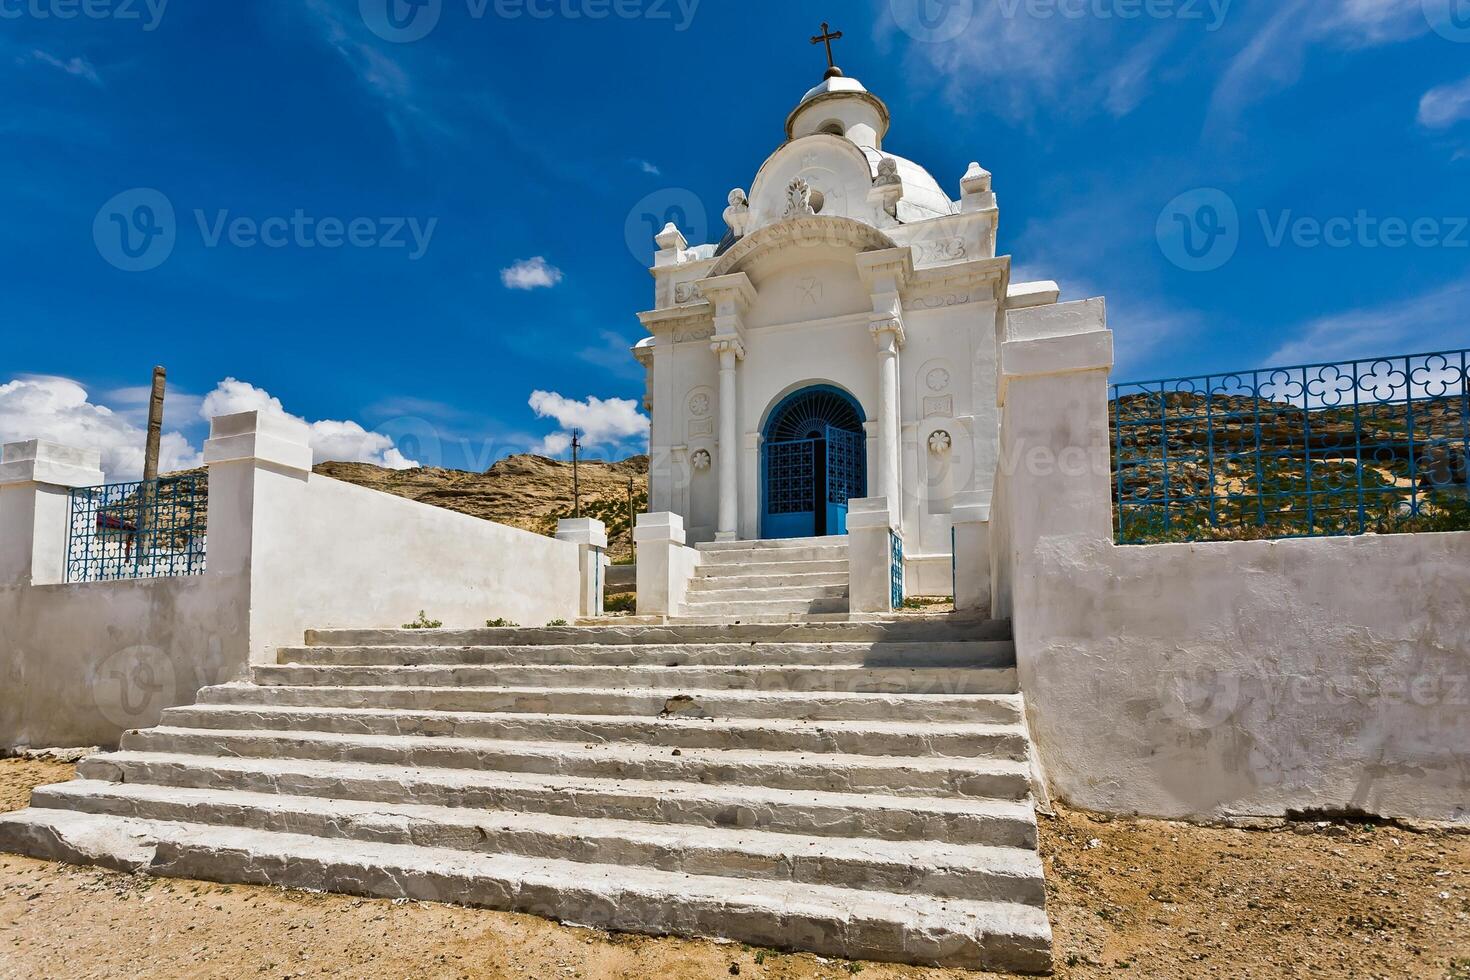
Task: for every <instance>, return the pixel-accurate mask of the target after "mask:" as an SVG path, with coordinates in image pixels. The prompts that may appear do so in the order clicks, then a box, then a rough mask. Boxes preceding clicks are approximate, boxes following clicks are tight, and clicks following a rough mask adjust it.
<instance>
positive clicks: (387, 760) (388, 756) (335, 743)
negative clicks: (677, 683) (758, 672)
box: [122, 726, 1031, 800]
mask: <svg viewBox="0 0 1470 980" xmlns="http://www.w3.org/2000/svg"><path fill="white" fill-rule="evenodd" d="M1010 744H1012V743H1004V742H1003V743H1001V746H1002V747H1006V746H1008V745H1010ZM122 751H125V752H150V753H157V754H163V755H197V756H225V757H238V758H256V759H314V760H320V761H327V762H362V763H368V764H370V765H388V766H410V767H428V768H441V769H470V770H477V771H489V770H493V771H496V772H518V773H540V774H545V775H555V776H582V777H588V778H594V779H628V780H651V781H659V782H695V783H703V784H711V785H713V784H734V785H738V786H746V787H751V786H764V787H767V788H770V789H787V790H815V791H821V792H831V793H839V792H860V793H877V794H882V795H890V796H937V797H950V796H956V797H970V798H975V799H1004V800H1020V799H1025V798H1026V796H1027V794H1028V793H1029V792H1030V789H1031V786H1030V778H1031V770H1030V766H1029V765H1028V764H1027V763H1026V762H1025V761H1024V755H1025V753H1024V751H1022V752H1021V753H1020V754H1021V755H1022V759H1020V760H1015V759H1002V758H942V757H933V758H910V757H893V756H877V755H845V754H839V753H804V752H773V751H763V750H754V751H751V750H731V749H694V748H691V749H674V750H670V749H668V748H666V747H663V746H649V745H638V744H634V743H629V742H608V743H602V744H595V743H588V744H585V745H583V744H576V743H571V742H533V741H517V740H497V739H489V738H460V737H448V736H408V735H403V736H382V735H363V734H337V733H334V732H320V731H300V730H288V731H239V730H233V729H189V728H171V727H166V726H160V727H158V728H150V729H147V730H146V731H133V732H126V733H124V734H123V737H122Z"/></svg>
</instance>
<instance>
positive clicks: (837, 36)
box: [812, 21, 842, 78]
mask: <svg viewBox="0 0 1470 980" xmlns="http://www.w3.org/2000/svg"><path fill="white" fill-rule="evenodd" d="M840 40H842V32H841V31H837V32H836V33H833V31H832V28H831V27H830V26H828V24H827V22H826V21H823V22H822V33H821V34H818V35H817V36H816V37H814V38H812V43H813V44H825V45H827V74H825V75H823V76H822V77H823V78H841V77H842V69H841V68H838V67H837V62H835V61H833V60H832V42H833V41H840Z"/></svg>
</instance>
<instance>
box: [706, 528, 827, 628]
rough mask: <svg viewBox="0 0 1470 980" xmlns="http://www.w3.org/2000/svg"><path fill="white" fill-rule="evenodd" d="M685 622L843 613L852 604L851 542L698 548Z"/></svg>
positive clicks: (732, 543) (727, 544)
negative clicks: (849, 590) (849, 578)
mask: <svg viewBox="0 0 1470 980" xmlns="http://www.w3.org/2000/svg"><path fill="white" fill-rule="evenodd" d="M697 547H698V550H699V552H700V554H701V559H700V560H701V564H700V566H699V568H698V570H697V571H696V572H695V576H694V581H692V582H691V583H690V584H689V596H688V599H687V601H686V603H685V608H684V617H686V618H693V619H714V618H717V617H731V618H735V619H739V620H741V621H743V622H749V621H751V620H752V619H761V620H782V619H785V620H790V621H799V620H803V619H806V618H807V617H810V616H814V615H822V614H834V615H835V614H842V613H846V612H847V611H848V604H847V538H845V537H831V538H790V539H787V540H783V541H717V542H712V543H707V544H701V545H698V546H697Z"/></svg>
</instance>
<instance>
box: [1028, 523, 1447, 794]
mask: <svg viewBox="0 0 1470 980" xmlns="http://www.w3.org/2000/svg"><path fill="white" fill-rule="evenodd" d="M1026 565H1027V567H1028V574H1027V576H1026V583H1025V586H1024V590H1023V592H1022V593H1021V595H1020V596H1018V615H1017V642H1018V647H1019V648H1020V650H1021V651H1022V663H1021V681H1022V687H1023V690H1024V691H1025V693H1026V696H1027V699H1028V706H1029V709H1030V720H1031V726H1032V734H1033V736H1034V738H1035V740H1036V746H1037V749H1038V751H1039V753H1040V755H1041V759H1042V762H1043V765H1044V768H1045V771H1046V774H1047V776H1048V779H1049V781H1050V783H1051V785H1052V790H1053V792H1054V794H1055V795H1057V796H1058V797H1060V798H1062V799H1064V800H1066V801H1067V802H1069V803H1072V804H1074V805H1077V806H1082V807H1086V808H1088V809H1094V810H1103V811H1112V812H1117V811H1122V812H1138V813H1145V814H1150V815H1155V816H1164V817H1186V818H1219V817H1224V816H1229V815H1273V816H1275V815H1282V814H1284V813H1286V812H1287V811H1292V810H1296V811H1308V810H1317V809H1328V810H1349V811H1365V812H1368V813H1372V814H1380V815H1386V816H1404V817H1416V818H1422V819H1431V820H1447V821H1467V820H1470V611H1467V608H1470V533H1457V534H1414V535H1396V536H1386V537H1377V536H1368V537H1354V538H1322V539H1308V540H1292V541H1277V542H1270V541H1251V542H1236V543H1210V544H1197V545H1187V544H1171V545H1151V546H1143V547H1133V546H1128V547H1118V546H1114V545H1112V544H1111V543H1110V542H1106V541H1102V542H1100V541H1096V540H1087V539H1076V538H1070V539H1069V538H1058V539H1046V540H1044V541H1042V542H1040V543H1039V545H1038V547H1037V550H1036V552H1035V553H1034V555H1033V556H1032V560H1031V561H1028V562H1027V563H1026Z"/></svg>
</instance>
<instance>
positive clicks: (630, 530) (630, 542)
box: [628, 476, 638, 555]
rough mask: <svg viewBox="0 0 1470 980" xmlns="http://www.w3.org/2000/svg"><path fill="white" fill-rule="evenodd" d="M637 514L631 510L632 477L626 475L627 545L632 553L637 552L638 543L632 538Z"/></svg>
mask: <svg viewBox="0 0 1470 980" xmlns="http://www.w3.org/2000/svg"><path fill="white" fill-rule="evenodd" d="M637 519H638V515H637V514H635V513H634V512H633V478H632V477H631V476H630V477H628V546H629V547H630V548H632V549H633V554H635V555H636V554H638V543H637V542H636V541H634V540H633V525H634V523H635V522H636V521H637Z"/></svg>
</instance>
